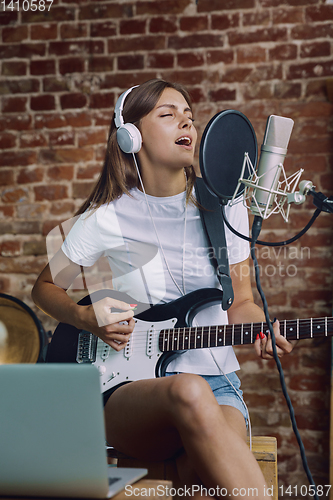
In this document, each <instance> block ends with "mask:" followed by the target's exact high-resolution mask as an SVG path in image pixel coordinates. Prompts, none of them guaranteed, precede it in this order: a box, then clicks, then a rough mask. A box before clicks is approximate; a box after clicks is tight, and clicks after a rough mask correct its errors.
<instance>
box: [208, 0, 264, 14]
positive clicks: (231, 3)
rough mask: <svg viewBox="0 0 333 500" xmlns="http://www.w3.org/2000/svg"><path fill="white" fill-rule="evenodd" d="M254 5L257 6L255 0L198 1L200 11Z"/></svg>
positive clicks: (243, 7)
mask: <svg viewBox="0 0 333 500" xmlns="http://www.w3.org/2000/svg"><path fill="white" fill-rule="evenodd" d="M253 7H255V2H254V0H225V1H224V2H223V3H221V2H220V0H200V3H199V2H198V12H211V11H213V10H227V9H228V10H229V9H232V10H233V9H235V10H236V9H252V8H253Z"/></svg>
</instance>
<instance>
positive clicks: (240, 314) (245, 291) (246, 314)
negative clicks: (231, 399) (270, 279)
mask: <svg viewBox="0 0 333 500" xmlns="http://www.w3.org/2000/svg"><path fill="white" fill-rule="evenodd" d="M230 275H231V278H232V287H233V290H234V302H233V304H232V306H231V307H230V308H229V309H228V319H229V323H230V324H237V323H250V322H251V323H259V322H261V321H264V322H266V319H265V315H264V312H263V311H262V309H261V308H260V307H259V306H257V305H256V304H255V303H254V299H253V293H252V287H251V279H250V269H249V259H246V260H244V261H243V262H239V263H238V264H234V265H231V266H230ZM273 329H274V334H275V340H276V346H277V353H278V356H279V357H281V356H283V354H286V353H289V352H291V351H292V349H293V346H294V343H292V342H288V340H287V339H285V338H284V337H283V336H282V335H281V334H280V328H279V322H278V321H276V322H275V323H274V324H273ZM254 349H255V351H256V353H257V354H258V356H260V357H261V358H264V359H271V358H272V355H273V347H272V341H271V338H270V335H269V336H268V337H267V336H266V335H265V334H264V333H263V334H262V338H260V339H256V341H255V342H254Z"/></svg>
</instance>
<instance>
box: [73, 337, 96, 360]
mask: <svg viewBox="0 0 333 500" xmlns="http://www.w3.org/2000/svg"><path fill="white" fill-rule="evenodd" d="M97 340H98V338H97V337H96V335H93V334H92V333H90V332H87V331H86V330H81V332H80V333H79V338H78V343H77V352H76V362H77V363H94V362H95V361H96V349H97Z"/></svg>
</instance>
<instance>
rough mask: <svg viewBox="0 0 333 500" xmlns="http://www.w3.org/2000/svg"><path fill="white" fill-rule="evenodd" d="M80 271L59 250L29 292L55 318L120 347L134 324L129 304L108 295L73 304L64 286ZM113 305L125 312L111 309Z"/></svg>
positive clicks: (116, 347) (124, 343)
mask: <svg viewBox="0 0 333 500" xmlns="http://www.w3.org/2000/svg"><path fill="white" fill-rule="evenodd" d="M51 270H52V272H51ZM80 272H81V268H80V266H79V265H78V264H75V263H74V262H72V261H70V260H69V259H68V258H67V257H66V256H65V254H64V253H63V252H62V250H59V252H58V253H57V254H56V255H55V256H54V257H53V259H52V261H51V262H50V263H49V264H48V265H47V266H46V267H45V268H44V269H43V271H42V272H41V274H40V275H39V277H38V279H37V281H36V283H35V285H34V287H33V289H32V293H31V295H32V299H33V301H34V302H35V304H36V305H37V306H38V307H39V309H41V310H42V311H44V312H45V313H46V314H47V315H49V316H51V317H52V318H54V319H56V320H57V321H59V322H62V323H67V324H69V325H73V326H75V327H76V328H78V329H80V330H88V331H90V332H91V333H94V334H95V335H97V336H98V337H100V338H101V339H102V340H103V341H104V342H106V343H107V344H109V345H110V346H111V347H113V348H114V349H115V350H117V351H119V350H121V349H123V348H124V347H125V346H126V343H127V342H128V340H129V337H130V334H131V333H132V331H133V328H134V320H133V316H134V313H133V310H132V308H131V306H130V304H126V303H125V302H122V301H119V300H115V299H112V298H110V297H106V298H105V299H102V300H100V301H98V302H96V303H94V304H93V305H89V306H81V305H78V304H76V303H75V302H74V301H73V300H72V299H71V298H70V297H69V296H68V295H67V293H66V290H67V289H68V288H69V287H70V285H71V284H72V282H73V281H74V279H75V278H76V277H77V276H78V275H79V273H80ZM112 308H117V309H123V310H124V311H125V312H121V313H119V312H117V313H112V312H111V311H112ZM123 322H125V323H123Z"/></svg>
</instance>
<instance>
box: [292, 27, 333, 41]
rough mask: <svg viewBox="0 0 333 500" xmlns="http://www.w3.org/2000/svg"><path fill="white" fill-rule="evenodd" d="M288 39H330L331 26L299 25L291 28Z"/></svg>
mask: <svg viewBox="0 0 333 500" xmlns="http://www.w3.org/2000/svg"><path fill="white" fill-rule="evenodd" d="M290 37H291V38H292V39H294V40H310V39H313V38H332V37H333V25H332V23H328V24H327V23H326V24H315V25H311V24H310V25H309V24H299V25H296V26H294V27H292V28H291V31H290Z"/></svg>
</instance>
